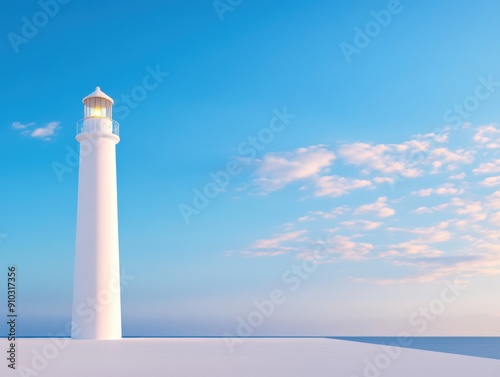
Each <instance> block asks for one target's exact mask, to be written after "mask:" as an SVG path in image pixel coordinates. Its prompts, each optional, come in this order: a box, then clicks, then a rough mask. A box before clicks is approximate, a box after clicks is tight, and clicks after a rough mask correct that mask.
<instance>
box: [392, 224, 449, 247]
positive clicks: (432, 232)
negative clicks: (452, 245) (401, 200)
mask: <svg viewBox="0 0 500 377" xmlns="http://www.w3.org/2000/svg"><path fill="white" fill-rule="evenodd" d="M448 227H449V223H448V222H447V221H442V222H440V223H438V224H437V225H434V226H430V227H427V228H388V229H387V230H388V231H389V232H403V233H408V234H414V235H418V236H420V237H419V238H418V239H413V240H412V242H417V243H419V244H420V243H436V242H444V241H448V240H450V239H451V238H452V235H453V234H452V233H451V232H450V231H448V230H445V229H447V228H448Z"/></svg>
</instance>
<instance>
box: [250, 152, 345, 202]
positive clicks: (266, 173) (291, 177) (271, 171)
mask: <svg viewBox="0 0 500 377" xmlns="http://www.w3.org/2000/svg"><path fill="white" fill-rule="evenodd" d="M334 160H335V154H334V153H333V152H332V151H330V150H328V149H326V148H325V147H323V146H311V147H307V148H299V149H296V150H294V151H293V152H284V153H268V154H266V155H265V156H264V158H263V159H262V160H261V161H258V167H257V169H256V175H257V178H256V179H255V180H254V183H255V184H256V185H257V186H258V187H259V188H260V189H261V190H262V192H263V193H268V192H272V191H276V190H279V189H281V188H283V187H285V186H286V185H288V184H289V183H291V182H294V181H298V180H304V179H310V178H316V177H317V176H318V175H319V174H320V173H321V172H323V171H328V170H327V169H328V168H329V167H330V165H331V164H332V162H333V161H334Z"/></svg>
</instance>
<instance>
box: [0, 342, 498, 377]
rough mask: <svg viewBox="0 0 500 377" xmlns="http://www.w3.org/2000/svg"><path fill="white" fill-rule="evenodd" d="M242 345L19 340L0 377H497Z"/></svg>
mask: <svg viewBox="0 0 500 377" xmlns="http://www.w3.org/2000/svg"><path fill="white" fill-rule="evenodd" d="M242 341H243V343H241V344H236V345H235V349H234V353H233V354H231V353H230V352H229V349H228V347H227V345H226V341H225V340H224V339H124V340H115V341H93V340H69V339H59V340H50V339H18V342H17V360H16V370H15V371H14V370H11V369H10V368H8V367H7V365H6V363H7V361H6V360H5V358H4V357H2V359H3V361H2V364H3V365H1V366H0V376H42V377H91V376H92V377H100V376H103V377H104V376H105V377H113V376H126V377H129V376H130V377H156V376H161V377H166V376H168V377H191V376H192V377H195V376H196V377H200V376H210V377H229V376H230V377H267V376H272V377H281V376H283V377H285V376H286V377H299V376H300V377H323V376H325V377H326V376H328V377H337V376H339V377H341V376H342V377H361V376H363V377H365V376H366V377H379V376H380V377H382V376H383V377H434V376H436V377H448V376H449V377H462V376H464V377H465V376H467V377H469V376H471V377H472V376H474V377H477V376H480V377H490V376H491V377H499V376H500V360H491V359H482V358H475V357H468V356H458V355H450V354H444V353H435V352H428V351H419V350H410V349H396V348H393V349H391V350H390V351H389V353H391V354H392V356H389V355H388V350H387V349H383V348H382V347H381V346H379V345H372V344H363V343H355V342H349V341H342V340H333V339H242ZM3 344H4V345H5V344H6V343H3ZM3 348H5V347H2V349H3ZM4 352H5V351H4ZM4 352H2V353H4ZM369 365H371V366H369Z"/></svg>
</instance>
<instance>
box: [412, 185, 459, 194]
mask: <svg viewBox="0 0 500 377" xmlns="http://www.w3.org/2000/svg"><path fill="white" fill-rule="evenodd" d="M462 193H463V189H457V188H456V187H455V185H453V184H452V183H445V184H443V185H440V186H438V187H434V188H432V187H431V188H426V189H421V190H418V191H413V192H411V195H418V196H420V197H424V196H431V195H432V194H435V195H457V194H462Z"/></svg>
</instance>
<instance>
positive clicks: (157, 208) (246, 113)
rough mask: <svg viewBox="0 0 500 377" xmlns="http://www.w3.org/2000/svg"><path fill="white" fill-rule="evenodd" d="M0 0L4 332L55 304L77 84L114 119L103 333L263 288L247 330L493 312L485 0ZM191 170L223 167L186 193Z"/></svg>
mask: <svg viewBox="0 0 500 377" xmlns="http://www.w3.org/2000/svg"><path fill="white" fill-rule="evenodd" d="M46 3H48V4H50V6H48V7H47V6H45V5H41V4H46ZM63 3H64V4H63ZM54 4H57V6H55V5H54ZM231 4H233V5H231ZM43 9H48V11H47V10H43ZM1 10H2V11H1V12H0V17H1V18H0V20H1V22H0V25H1V26H0V28H1V29H2V33H1V35H3V37H2V38H0V54H1V61H2V68H3V69H2V70H1V71H0V75H1V80H2V83H3V86H2V89H3V90H2V91H1V93H0V102H1V103H2V106H1V109H2V112H1V117H0V119H1V127H0V158H1V161H2V162H3V163H2V164H0V242H1V243H0V255H1V256H2V257H1V259H0V268H1V270H2V271H3V270H5V271H6V266H7V265H11V264H16V265H17V266H18V270H19V300H20V312H21V314H22V317H21V319H20V324H19V330H20V331H21V333H23V334H25V335H40V336H42V335H43V336H45V335H49V334H54V333H57V332H60V331H63V330H64V327H65V325H66V324H67V323H68V321H69V320H70V316H71V296H72V277H73V257H74V239H75V226H76V199H77V179H78V173H77V170H78V167H77V164H75V163H74V161H76V160H75V156H77V153H78V143H77V142H76V140H75V139H74V137H75V125H76V122H77V121H78V120H79V119H81V118H82V117H83V105H82V103H81V99H82V98H83V97H85V96H86V95H87V94H89V93H90V92H92V91H93V90H94V88H95V87H96V86H97V85H99V86H100V87H101V88H102V90H103V91H104V92H106V93H107V94H108V95H110V96H111V97H113V98H114V99H115V101H116V102H117V103H116V106H115V119H116V120H117V121H119V122H120V136H121V142H120V143H119V144H118V146H117V158H118V162H117V165H118V166H117V169H118V187H119V189H118V190H119V191H118V197H119V221H120V251H121V264H122V267H123V269H124V270H125V271H126V275H128V276H131V277H132V278H130V279H131V280H130V281H128V284H127V286H126V287H123V291H122V301H123V319H124V334H125V335H223V334H225V333H231V334H236V333H237V329H238V324H239V318H243V319H244V320H248V317H249V316H251V314H252V313H253V312H254V311H255V310H256V305H255V301H257V302H262V301H263V300H268V299H269V298H270V296H271V295H272V292H275V291H276V290H279V291H281V292H282V293H283V295H284V300H281V301H283V302H281V301H280V303H279V304H276V305H275V306H276V307H275V310H274V311H273V313H272V315H270V316H269V317H266V318H265V320H264V321H263V322H262V324H259V326H255V327H254V328H253V332H252V335H384V334H386V335H394V334H398V333H400V332H402V331H407V332H409V333H411V334H412V335H473V334H475V335H499V334H500V327H499V324H498V323H499V321H498V319H499V317H500V305H499V304H498V299H497V289H496V288H495V287H497V286H498V284H499V283H500V278H499V274H500V263H499V262H498V260H500V259H499V255H498V254H499V250H500V246H499V245H500V244H499V242H500V239H499V237H498V236H497V233H496V231H497V229H498V226H499V225H500V216H498V210H499V209H500V191H497V190H500V157H499V156H498V149H499V148H500V126H498V125H497V124H496V123H497V122H498V118H499V116H500V111H499V110H498V109H499V108H500V107H499V105H500V90H499V88H500V54H499V53H498V51H497V49H496V48H495V46H497V42H498V41H497V39H496V36H497V35H499V33H500V30H499V29H500V25H499V24H498V22H497V20H498V14H499V12H500V5H499V4H498V3H497V2H494V1H483V2H481V3H480V5H479V3H477V2H473V1H468V0H465V1H461V2H455V1H441V2H439V4H437V3H435V2H423V1H409V0H405V1H403V0H402V1H400V2H397V1H394V0H393V1H358V2H356V4H353V3H352V2H348V1H335V2H332V1H326V0H325V1H311V2H303V1H288V2H283V1H274V0H266V1H242V2H238V1H232V2H228V1H219V2H213V1H195V2H185V1H184V2H183V1H168V2H165V1H145V2H141V3H140V4H139V3H137V4H126V3H123V2H113V1H109V2H100V1H99V2H98V1H94V0H89V1H86V2H79V1H60V2H58V3H54V2H51V1H47V2H44V1H43V0H42V2H39V3H37V2H23V3H20V2H14V1H8V2H4V3H3V5H2V9H1ZM47 12H49V13H50V14H49V15H47ZM33 22H34V23H35V25H34V26H30V25H28V23H33ZM37 25H38V26H37ZM33 28H34V29H33ZM360 33H363V34H364V36H360ZM366 33H368V35H366ZM347 45H349V46H350V47H349V48H352V50H349V51H355V52H354V53H352V54H346V53H345V51H346V50H345V48H346V46H347ZM127 98H128V99H127ZM252 138H253V139H252ZM252 140H253V141H252ZM228 164H230V165H229V166H231V167H230V168H229V170H231V172H233V173H234V174H231V175H228V174H229V170H228ZM211 173H213V174H218V176H219V177H226V178H227V177H228V176H229V177H230V178H229V180H228V183H227V184H226V183H223V184H219V188H217V189H216V191H212V192H211V196H212V198H209V199H207V200H205V203H202V205H201V206H199V208H196V206H195V205H194V204H193V198H194V196H196V194H195V193H196V192H203V191H204V190H205V189H207V187H212V188H213V187H215V186H213V184H214V178H213V174H212V175H211ZM219 183H220V182H219ZM210 185H211V186H210ZM197 190H199V191H197ZM208 190H209V192H210V188H209V189H208ZM198 200H202V199H198ZM202 201H203V200H202ZM198 204H199V203H198ZM188 207H192V210H193V211H192V212H189V211H191V210H188V212H189V213H191V215H188V216H186V212H185V211H186V208H188ZM201 207H203V208H201ZM180 208H181V209H182V208H183V209H184V210H183V211H181V209H180ZM183 213H184V215H183ZM186 219H187V221H186ZM317 250H320V252H316V254H315V251H317ZM318 255H320V256H319V257H318ZM304 268H305V270H304ZM304 271H309V272H307V273H306V272H304ZM450 284H451V285H452V286H454V287H460V289H461V290H460V291H456V292H459V293H460V294H459V295H458V296H459V297H457V298H456V300H453V302H451V303H446V305H444V304H443V307H442V308H441V307H440V305H441V304H442V301H441V304H439V303H437V301H436V300H440V299H442V292H443V290H445V289H450V288H449V286H450ZM456 289H458V288H456ZM4 297H5V292H4V291H0V299H2V302H3V301H5V300H4V299H3V298H4ZM449 301H451V300H449ZM426 308H431V312H439V313H438V315H435V316H429V317H425V315H423V314H422V313H423V312H421V310H422V309H423V310H424V311H425V309H426ZM415 313H417V314H415ZM422 318H424V319H423V321H427V324H428V326H418V325H417V323H416V320H418V319H420V320H422ZM420 323H421V324H422V323H423V322H420ZM424 327H425V329H424Z"/></svg>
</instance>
